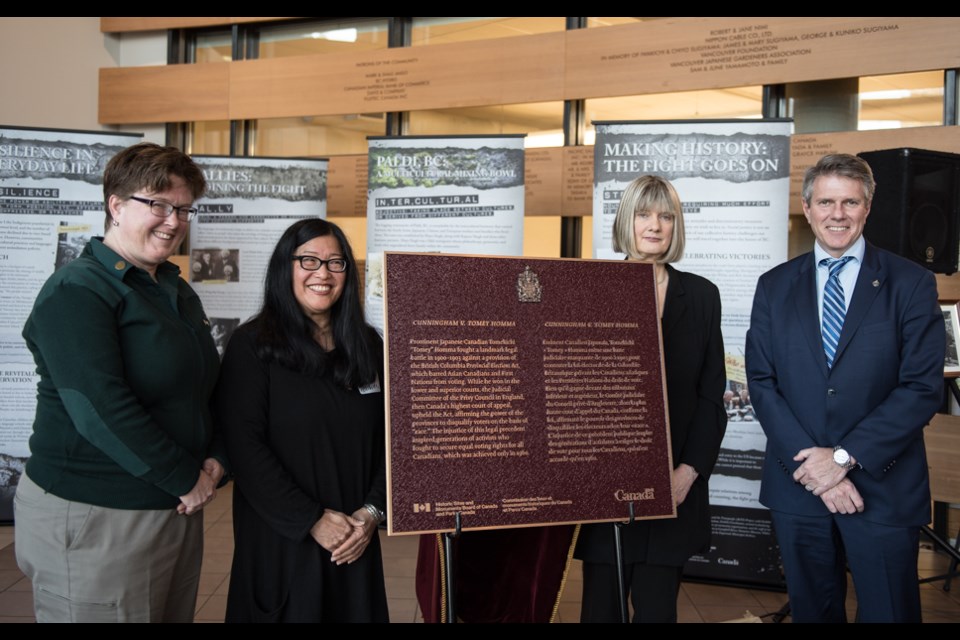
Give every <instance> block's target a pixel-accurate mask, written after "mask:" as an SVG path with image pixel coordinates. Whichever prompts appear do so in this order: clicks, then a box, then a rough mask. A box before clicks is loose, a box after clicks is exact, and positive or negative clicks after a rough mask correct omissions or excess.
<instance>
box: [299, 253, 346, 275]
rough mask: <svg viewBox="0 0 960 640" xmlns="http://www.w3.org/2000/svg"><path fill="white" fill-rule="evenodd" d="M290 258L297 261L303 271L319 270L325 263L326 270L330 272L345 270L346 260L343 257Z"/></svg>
mask: <svg viewBox="0 0 960 640" xmlns="http://www.w3.org/2000/svg"><path fill="white" fill-rule="evenodd" d="M292 259H293V260H296V261H297V262H299V263H300V268H301V269H303V270H304V271H319V270H320V267H322V266H323V265H327V271H329V272H330V273H343V272H344V271H346V270H347V261H346V260H345V259H343V258H330V259H329V260H323V259H321V258H318V257H316V256H292Z"/></svg>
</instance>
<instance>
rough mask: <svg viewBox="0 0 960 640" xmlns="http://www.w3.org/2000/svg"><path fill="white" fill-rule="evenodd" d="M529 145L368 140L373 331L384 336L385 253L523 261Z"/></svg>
mask: <svg viewBox="0 0 960 640" xmlns="http://www.w3.org/2000/svg"><path fill="white" fill-rule="evenodd" d="M523 138H524V136H522V135H504V136H471V137H448V136H424V137H416V136H412V137H402V138H394V137H371V138H368V140H369V177H368V186H367V265H366V269H367V276H366V286H365V287H364V298H365V308H366V314H367V321H368V322H370V324H372V325H373V326H375V327H377V328H378V329H381V330H382V328H383V252H384V251H420V252H438V253H469V254H473V255H494V256H518V255H522V254H523V213H524V151H523Z"/></svg>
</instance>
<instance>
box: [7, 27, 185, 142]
mask: <svg viewBox="0 0 960 640" xmlns="http://www.w3.org/2000/svg"><path fill="white" fill-rule="evenodd" d="M166 47H167V40H166V32H163V31H151V32H145V33H137V34H124V35H111V34H104V33H101V32H100V18H96V17H94V18H0V125H16V126H22V127H49V128H60V129H83V130H92V131H128V132H138V133H143V134H144V135H145V136H146V139H147V140H151V141H153V142H159V143H163V142H164V138H165V132H164V127H163V126H162V125H154V124H149V125H147V124H144V125H130V126H123V127H117V126H111V125H101V124H99V123H98V122H97V101H98V98H99V70H100V68H101V67H116V66H121V65H123V66H134V65H144V64H165V63H166V55H167V54H166Z"/></svg>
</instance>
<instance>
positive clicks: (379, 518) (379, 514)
mask: <svg viewBox="0 0 960 640" xmlns="http://www.w3.org/2000/svg"><path fill="white" fill-rule="evenodd" d="M363 508H364V509H366V510H367V511H368V512H369V513H370V515H372V516H373V519H374V521H375V522H376V523H377V524H380V523H381V522H383V521H384V520H386V519H387V515H386V514H385V513H384V512H383V511H381V510H380V509H378V508H377V507H375V506H374V505H372V504H370V503H369V502H368V503H367V504H365V505H363Z"/></svg>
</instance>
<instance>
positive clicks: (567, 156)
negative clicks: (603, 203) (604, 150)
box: [561, 145, 593, 216]
mask: <svg viewBox="0 0 960 640" xmlns="http://www.w3.org/2000/svg"><path fill="white" fill-rule="evenodd" d="M561 212H562V213H563V215H565V216H592V215H593V145H590V146H588V147H587V146H582V147H564V149H563V206H562V207H561Z"/></svg>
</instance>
